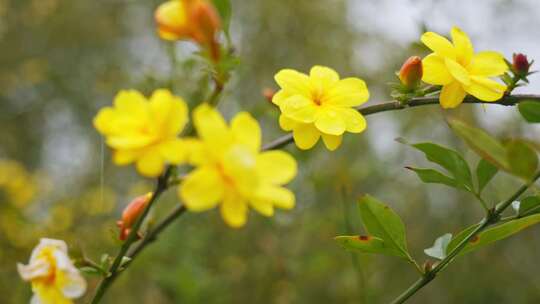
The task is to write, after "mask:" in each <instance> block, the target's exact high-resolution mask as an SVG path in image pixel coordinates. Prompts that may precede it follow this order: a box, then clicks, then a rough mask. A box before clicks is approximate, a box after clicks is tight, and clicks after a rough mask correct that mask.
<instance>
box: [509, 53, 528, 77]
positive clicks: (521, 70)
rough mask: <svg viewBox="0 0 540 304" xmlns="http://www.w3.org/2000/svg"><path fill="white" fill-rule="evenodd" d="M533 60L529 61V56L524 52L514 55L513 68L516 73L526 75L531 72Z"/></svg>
mask: <svg viewBox="0 0 540 304" xmlns="http://www.w3.org/2000/svg"><path fill="white" fill-rule="evenodd" d="M531 64H532V62H529V60H528V59H527V56H526V55H524V54H522V53H517V54H516V53H514V55H512V70H513V71H514V73H515V74H516V75H519V76H521V77H525V76H527V75H528V74H529V68H530V67H531Z"/></svg>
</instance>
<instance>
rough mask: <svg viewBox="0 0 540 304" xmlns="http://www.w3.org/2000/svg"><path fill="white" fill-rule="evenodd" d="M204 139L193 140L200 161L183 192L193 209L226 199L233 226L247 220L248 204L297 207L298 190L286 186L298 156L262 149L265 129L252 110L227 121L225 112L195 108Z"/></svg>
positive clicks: (268, 210) (265, 208)
mask: <svg viewBox="0 0 540 304" xmlns="http://www.w3.org/2000/svg"><path fill="white" fill-rule="evenodd" d="M193 123H194V125H195V128H196V129H197V134H198V136H199V138H200V139H194V140H192V141H191V142H190V146H191V153H190V160H189V161H190V162H191V163H192V164H193V165H194V166H195V167H196V169H194V170H193V171H192V172H191V173H190V174H189V175H188V176H187V177H186V178H185V180H184V182H183V183H182V184H181V186H180V188H179V190H178V194H179V196H180V198H181V199H182V200H183V202H184V203H185V205H186V207H187V208H188V210H191V211H205V210H208V209H211V208H214V207H216V206H218V204H220V211H221V215H222V217H223V219H224V220H225V222H226V223H227V224H228V225H229V226H231V227H241V226H243V225H244V224H245V223H246V219H247V212H248V206H249V207H251V208H253V209H255V210H256V211H257V212H259V213H261V214H262V215H265V216H272V215H273V214H274V207H277V208H282V209H291V208H292V207H293V206H294V203H295V198H294V194H293V193H292V192H291V191H290V190H288V189H286V188H284V187H282V185H284V184H286V183H288V182H289V181H291V180H292V179H293V178H294V176H295V175H296V161H295V160H294V158H293V157H291V156H290V155H289V154H287V153H285V152H283V151H269V152H261V129H260V127H259V124H258V122H257V121H256V120H255V119H253V117H252V116H251V115H250V114H248V113H246V112H241V113H238V114H237V115H236V116H235V117H234V118H233V119H232V121H231V123H230V126H229V125H227V123H226V122H225V120H224V119H223V117H222V116H221V114H220V113H219V112H218V111H217V110H216V109H214V108H212V107H211V106H209V105H207V104H203V105H201V106H199V107H198V108H197V109H195V111H194V112H193Z"/></svg>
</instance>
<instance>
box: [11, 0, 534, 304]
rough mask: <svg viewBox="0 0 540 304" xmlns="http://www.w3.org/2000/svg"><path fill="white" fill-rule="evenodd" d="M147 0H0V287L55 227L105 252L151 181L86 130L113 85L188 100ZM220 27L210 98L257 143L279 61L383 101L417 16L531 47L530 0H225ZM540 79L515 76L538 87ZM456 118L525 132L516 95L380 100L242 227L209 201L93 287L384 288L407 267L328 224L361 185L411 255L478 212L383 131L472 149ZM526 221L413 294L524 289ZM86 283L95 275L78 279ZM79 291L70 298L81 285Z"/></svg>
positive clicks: (272, 119) (234, 290)
mask: <svg viewBox="0 0 540 304" xmlns="http://www.w3.org/2000/svg"><path fill="white" fill-rule="evenodd" d="M160 2H161V1H159V0H97V1H87V0H0V302H1V303H27V302H28V300H29V298H30V287H29V285H28V284H25V283H24V282H22V281H21V280H20V279H19V278H18V275H17V272H16V267H15V265H16V263H17V262H25V263H26V262H27V260H28V258H29V255H30V252H31V249H32V248H33V247H34V246H35V245H36V244H37V242H38V240H39V238H40V237H49V238H59V239H64V240H66V241H67V242H68V243H69V244H70V245H71V246H72V249H71V250H73V251H75V250H78V249H77V248H80V249H82V250H83V251H84V252H85V253H86V254H87V255H88V256H89V257H91V258H94V259H99V256H100V255H101V254H102V253H105V252H108V253H110V254H111V255H114V254H115V252H116V249H117V245H118V242H117V240H116V237H117V233H118V232H117V229H116V227H115V221H116V219H117V218H118V217H119V215H120V212H121V210H122V208H123V207H124V206H125V205H126V204H127V203H128V202H129V200H130V198H132V197H133V196H135V195H139V194H141V193H144V192H145V191H148V190H149V189H151V187H152V182H151V181H150V180H145V179H143V178H141V177H139V176H137V175H136V174H135V171H134V169H133V168H132V167H115V166H113V165H112V164H111V162H110V152H109V151H108V150H107V149H106V148H105V147H103V143H102V141H101V138H100V136H99V135H98V134H97V132H96V131H95V130H94V129H93V128H92V118H93V116H94V115H95V113H96V112H97V110H98V109H99V108H100V107H102V106H105V105H108V104H110V103H111V102H112V99H113V97H114V95H115V94H116V92H117V91H118V90H120V89H126V88H136V89H139V90H142V91H143V92H145V93H147V94H148V93H150V92H151V91H152V90H154V89H156V88H159V87H164V86H167V85H168V83H169V80H170V77H171V76H172V77H173V79H174V89H175V93H176V94H178V95H181V96H183V97H184V98H185V99H187V100H188V101H189V103H190V104H191V105H194V104H196V103H198V102H200V99H201V98H202V96H204V95H203V94H205V93H206V91H205V90H206V87H205V86H201V84H204V83H206V82H207V80H208V79H207V77H206V75H205V73H204V72H202V71H201V68H202V67H203V66H204V65H203V64H202V63H201V62H200V60H198V59H196V57H194V56H193V55H192V53H193V51H194V50H195V47H194V46H193V45H192V44H190V43H185V42H183V43H178V44H176V46H175V48H174V50H173V51H174V53H175V57H176V58H177V64H176V65H175V68H171V67H172V65H171V58H170V50H169V46H168V45H167V44H166V43H165V42H163V41H160V40H159V39H158V38H157V35H156V34H155V28H154V21H153V11H154V9H155V8H156V7H157V5H159V3H160ZM232 2H233V17H232V27H231V34H232V39H233V41H234V44H235V47H236V51H237V54H238V56H239V57H240V61H241V65H240V66H239V67H238V69H237V70H236V71H235V72H234V74H233V77H232V79H231V81H230V83H229V84H228V86H227V88H226V91H225V94H224V97H223V99H222V102H221V104H220V106H219V107H220V109H221V110H222V111H223V112H224V113H225V115H226V116H227V117H231V116H232V115H233V114H234V113H236V112H238V111H240V110H247V111H250V112H251V113H253V114H254V115H255V116H256V117H257V118H259V121H260V122H261V124H262V127H263V132H264V135H263V138H264V141H265V142H268V141H270V140H272V139H274V138H276V137H278V136H280V135H282V134H283V132H282V131H280V130H279V127H278V125H277V116H278V111H277V109H276V108H274V106H272V105H271V104H270V103H269V102H268V101H266V100H265V99H264V98H263V96H262V95H261V90H262V89H264V88H267V87H268V88H276V85H275V84H274V82H273V75H274V74H275V73H276V72H277V71H278V70H279V69H281V68H284V67H290V68H295V69H299V70H302V71H308V69H309V68H310V67H311V66H312V65H314V64H322V65H327V66H330V67H333V68H334V69H336V70H337V71H338V72H339V73H340V74H341V75H342V76H357V77H361V78H363V79H364V80H366V82H367V84H368V86H369V89H370V92H371V96H372V97H371V99H370V104H372V103H377V102H381V101H384V100H388V99H389V97H388V96H389V88H388V86H387V83H388V82H391V81H394V80H395V77H394V74H393V73H394V71H395V70H398V69H399V67H400V65H401V63H402V62H403V61H404V60H405V59H406V58H407V57H408V56H410V55H414V54H417V55H425V54H426V53H427V51H426V50H425V49H424V48H423V47H422V46H421V45H419V44H418V43H417V41H418V39H419V37H420V34H421V33H422V31H424V30H425V29H429V30H434V31H438V32H440V33H444V34H446V33H448V32H449V30H450V27H451V26H452V25H458V26H460V27H462V28H463V29H464V30H465V31H466V32H468V33H469V34H470V36H471V38H472V40H473V44H475V46H476V47H477V50H486V49H493V50H499V51H501V52H503V53H504V54H505V55H506V57H507V58H509V57H511V54H512V52H514V51H520V52H525V53H526V54H528V55H529V57H532V58H535V57H536V58H540V44H539V43H538V39H537V29H538V28H539V26H540V4H539V3H538V2H537V1H535V0H528V1H525V0H523V1H517V0H516V1H511V0H495V1H487V0H485V1H474V2H473V1H465V0H463V1H449V0H448V1H427V0H418V1H412V0H411V1H398V0H394V1H390V0H386V1H375V0H373V1H361V0H349V1H346V0H295V1H290V0H251V1H243V0H236V1H232ZM539 80H540V77H531V81H532V84H531V85H530V86H529V87H527V88H520V89H518V90H517V92H536V93H540V81H539ZM449 116H452V117H460V118H461V119H464V120H466V121H469V122H471V123H473V124H476V125H479V126H481V127H484V128H485V129H487V130H489V131H490V132H491V133H493V134H496V135H498V136H500V137H525V138H529V139H533V140H534V139H536V138H538V135H539V134H540V129H538V128H535V127H534V126H531V125H526V124H525V123H523V122H522V119H520V118H519V115H518V114H517V112H516V110H515V109H514V108H506V107H502V106H496V105H494V106H480V105H474V106H473V105H464V106H462V107H460V108H459V109H456V110H451V111H442V110H441V109H440V108H439V107H438V106H430V107H423V108H415V109H409V110H405V111H400V112H387V113H383V114H377V115H373V116H370V117H369V118H368V130H367V131H366V132H364V133H362V134H360V135H351V134H348V135H346V136H345V141H344V144H343V145H342V147H341V148H340V149H339V150H338V151H336V152H333V153H331V152H328V151H327V150H326V149H325V148H324V147H322V144H321V143H319V144H318V145H317V147H316V148H315V149H313V150H311V151H307V152H302V151H299V150H298V149H296V148H295V147H294V146H293V145H291V146H289V147H287V148H286V149H287V150H288V151H290V152H291V153H293V154H294V155H295V157H296V158H297V159H298V160H299V165H300V170H299V175H298V177H297V178H296V179H295V181H294V182H293V183H292V185H291V188H293V190H294V191H295V193H296V197H297V206H296V208H295V209H294V210H293V211H291V212H281V211H280V212H278V213H277V215H276V216H275V217H272V218H269V219H268V218H264V217H262V216H260V215H258V214H256V213H254V212H251V213H250V217H249V221H248V224H247V225H246V226H245V227H244V228H243V229H240V230H234V229H230V228H228V227H227V226H226V225H225V224H224V223H223V221H222V220H221V218H220V217H219V214H218V212H217V211H216V210H214V211H211V212H206V213H203V214H187V215H186V216H184V217H183V218H181V219H180V220H179V221H178V222H176V223H175V224H174V225H173V226H171V227H170V228H169V229H168V230H167V231H166V233H164V234H163V235H162V237H161V238H160V240H159V242H156V243H155V244H154V245H152V246H151V247H150V248H149V249H148V250H147V251H145V252H144V253H143V254H142V255H141V256H140V259H138V260H137V261H136V262H135V263H134V264H133V267H131V268H130V269H129V271H128V272H127V273H125V274H123V275H122V276H121V277H120V279H119V280H118V281H117V282H116V283H115V285H114V286H113V288H112V289H111V290H110V292H109V294H108V295H107V297H106V299H105V301H104V303H276V304H286V303H386V302H389V301H390V300H391V299H392V298H394V297H395V296H397V295H398V294H399V293H400V292H401V291H403V290H404V289H405V288H407V287H408V286H409V285H410V284H411V283H412V282H413V281H414V280H415V279H416V276H417V274H416V272H415V270H414V269H413V268H411V267H410V265H407V264H405V263H403V262H402V261H398V260H395V259H392V258H388V257H379V256H366V255H353V256H351V254H350V253H348V252H346V251H344V250H343V249H341V248H340V247H339V246H337V245H336V244H335V243H334V241H333V239H332V238H333V237H334V236H336V235H340V234H347V233H352V234H357V233H360V232H361V223H360V221H359V217H358V214H357V210H356V207H355V205H354V204H355V201H356V198H358V197H359V196H360V195H361V194H362V193H370V194H372V195H374V196H376V197H378V198H379V199H381V200H383V201H385V202H387V203H388V204H390V205H391V206H392V207H393V208H394V209H395V210H396V211H397V212H398V213H399V214H400V215H401V216H402V217H403V219H404V222H405V224H406V226H407V231H408V241H409V247H410V249H411V251H412V252H413V253H414V256H415V257H416V258H417V259H418V260H420V261H424V260H425V259H427V256H425V255H424V254H423V249H424V248H427V247H430V246H431V245H432V243H433V240H434V239H435V238H436V237H438V236H440V235H442V234H444V233H446V232H453V233H455V232H457V231H459V230H461V229H462V228H463V227H466V226H468V225H470V224H472V223H474V222H476V221H477V220H478V219H479V218H480V217H481V216H482V209H481V208H480V206H479V205H478V204H477V203H476V202H475V201H474V198H473V197H471V196H470V195H468V194H464V193H459V192H457V191H456V190H454V189H449V188H445V187H443V186H438V185H428V186H426V185H423V184H421V183H420V181H419V180H418V179H417V178H416V176H414V175H413V173H411V172H409V171H407V170H405V169H404V168H403V167H404V166H405V165H416V166H427V163H426V161H425V160H424V159H423V158H422V155H420V153H419V152H416V151H413V150H411V149H410V148H407V147H405V146H403V145H401V144H399V143H397V142H395V141H394V138H396V137H400V136H401V137H404V138H407V139H408V140H410V141H434V142H437V143H441V144H445V145H449V146H451V147H453V148H455V149H458V150H459V151H462V152H463V153H465V155H466V156H467V159H468V160H470V161H471V162H472V164H473V165H475V164H476V161H477V160H478V159H477V158H476V157H475V156H474V155H473V153H471V152H470V151H467V150H466V148H465V147H464V145H463V144H462V143H461V142H460V141H459V140H458V139H457V138H456V137H455V136H454V135H453V134H452V133H451V132H450V131H449V129H448V127H447V126H446V124H445V123H444V119H445V118H446V117H449ZM518 185H519V183H518V181H517V180H515V179H514V178H512V177H510V176H508V175H505V174H499V175H498V176H497V177H496V179H495V181H494V182H493V183H492V184H491V185H490V186H489V188H488V189H487V191H486V195H487V198H488V199H489V200H490V201H491V202H497V201H498V200H501V199H504V198H505V197H507V196H508V194H509V193H510V192H512V191H513V189H515V188H516V187H517V186H518ZM174 192H175V191H169V193H167V195H166V196H165V198H164V199H163V200H161V201H160V202H159V205H158V206H157V208H156V210H155V212H153V213H152V216H151V217H152V218H151V222H150V224H151V223H152V221H154V220H155V219H159V218H160V216H163V215H164V214H165V213H166V212H167V211H168V210H169V209H171V208H173V207H174V205H175V204H177V203H178V201H177V199H176V195H175V193H174ZM539 254H540V236H539V235H538V227H536V228H532V229H529V230H527V231H525V232H524V233H521V234H520V235H518V236H516V237H513V238H511V239H509V240H506V241H504V242H500V243H498V244H495V245H493V246H490V247H489V248H486V249H484V250H481V251H478V252H476V253H474V254H470V255H468V256H467V257H466V258H460V259H459V260H457V261H456V263H454V264H453V265H452V266H451V267H450V268H448V269H447V271H445V272H444V273H443V274H442V275H440V277H439V278H438V279H437V280H435V281H434V282H433V283H432V284H431V285H430V286H428V287H427V288H426V289H425V290H423V291H421V292H420V294H419V295H417V296H416V297H415V298H413V299H412V300H411V303H441V304H444V303H538V301H539V300H540V283H539V282H540V272H539V271H538V270H539V269H540V266H539V261H538V256H539ZM88 280H89V291H90V292H89V293H88V294H89V295H91V294H92V291H93V288H94V287H95V284H96V283H97V280H96V278H93V277H88ZM81 303H84V299H83V300H81Z"/></svg>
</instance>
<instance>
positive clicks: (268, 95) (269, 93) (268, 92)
mask: <svg viewBox="0 0 540 304" xmlns="http://www.w3.org/2000/svg"><path fill="white" fill-rule="evenodd" d="M275 94H276V91H274V90H272V89H270V88H264V89H263V90H262V95H263V96H264V98H266V100H268V101H270V102H272V98H274V95H275Z"/></svg>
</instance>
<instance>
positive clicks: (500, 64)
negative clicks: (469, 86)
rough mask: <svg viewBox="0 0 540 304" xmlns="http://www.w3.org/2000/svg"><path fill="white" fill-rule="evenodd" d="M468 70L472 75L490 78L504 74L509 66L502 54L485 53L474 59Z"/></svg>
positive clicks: (477, 55) (476, 55) (480, 53)
mask: <svg viewBox="0 0 540 304" xmlns="http://www.w3.org/2000/svg"><path fill="white" fill-rule="evenodd" d="M468 70H469V73H471V75H476V76H486V77H490V76H498V75H502V74H504V73H505V72H506V71H508V65H506V63H505V62H504V57H503V55H502V54H500V53H498V52H492V51H484V52H479V53H477V54H475V55H474V56H473V57H472V59H471V63H470V65H469V67H468Z"/></svg>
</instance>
